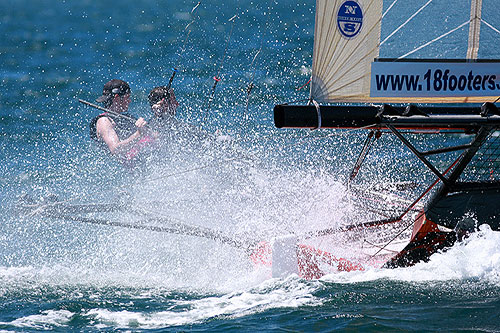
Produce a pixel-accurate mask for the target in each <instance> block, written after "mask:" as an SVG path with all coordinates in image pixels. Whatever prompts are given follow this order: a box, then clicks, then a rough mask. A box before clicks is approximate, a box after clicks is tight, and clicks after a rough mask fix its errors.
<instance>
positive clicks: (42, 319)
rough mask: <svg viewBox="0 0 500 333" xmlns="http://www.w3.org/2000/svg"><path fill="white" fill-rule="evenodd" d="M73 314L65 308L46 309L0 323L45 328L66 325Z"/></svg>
mask: <svg viewBox="0 0 500 333" xmlns="http://www.w3.org/2000/svg"><path fill="white" fill-rule="evenodd" d="M73 315H74V313H73V312H70V311H67V310H46V311H42V313H41V314H38V315H29V316H26V317H21V318H18V319H15V320H13V321H11V322H0V325H12V326H15V327H20V328H33V329H43V330H47V329H51V328H54V327H64V326H67V323H69V321H71V319H72V317H73Z"/></svg>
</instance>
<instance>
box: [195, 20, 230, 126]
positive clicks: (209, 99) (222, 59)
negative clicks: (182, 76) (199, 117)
mask: <svg viewBox="0 0 500 333" xmlns="http://www.w3.org/2000/svg"><path fill="white" fill-rule="evenodd" d="M237 17H238V14H236V15H234V16H233V17H231V18H230V19H229V20H228V22H231V29H230V31H229V35H228V37H227V40H226V47H225V49H224V53H223V55H222V58H221V60H220V63H219V66H218V69H217V74H216V75H215V76H214V77H213V79H214V85H213V86H212V91H211V93H210V96H209V98H208V105H207V108H206V110H205V113H204V115H203V123H204V122H205V119H206V116H207V113H208V111H210V107H211V104H212V101H213V99H214V96H215V88H216V87H217V83H219V81H220V80H221V73H222V68H223V66H224V60H225V59H226V54H227V50H228V48H229V42H230V41H231V36H232V34H233V29H234V23H235V21H236V18H237Z"/></svg>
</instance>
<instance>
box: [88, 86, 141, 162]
mask: <svg viewBox="0 0 500 333" xmlns="http://www.w3.org/2000/svg"><path fill="white" fill-rule="evenodd" d="M96 101H97V102H99V103H103V105H104V107H105V108H107V109H109V110H110V111H112V112H113V113H111V112H104V113H102V114H100V115H99V116H97V117H95V118H94V119H92V121H91V122H90V137H91V138H92V139H93V140H95V141H96V142H97V143H98V144H100V145H101V146H102V147H103V148H106V149H109V151H110V152H111V154H113V155H116V156H118V157H120V158H125V159H129V158H130V156H126V155H127V154H128V150H129V149H130V148H131V147H132V146H133V145H134V144H135V143H136V142H137V141H140V139H141V137H142V136H143V134H144V132H145V129H146V127H145V126H146V121H145V120H144V119H143V118H139V119H135V118H134V117H132V116H130V115H129V114H127V111H128V106H129V104H130V86H129V85H128V84H127V82H125V81H122V80H118V79H113V80H111V81H109V82H107V83H106V84H105V85H104V88H103V91H102V96H101V97H99V98H98V99H97V100H96Z"/></svg>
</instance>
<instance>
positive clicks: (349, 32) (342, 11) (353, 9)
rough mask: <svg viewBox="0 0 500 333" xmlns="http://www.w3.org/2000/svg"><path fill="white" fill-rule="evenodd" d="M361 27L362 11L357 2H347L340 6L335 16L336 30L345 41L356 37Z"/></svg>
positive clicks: (351, 0) (350, 0)
mask: <svg viewBox="0 0 500 333" xmlns="http://www.w3.org/2000/svg"><path fill="white" fill-rule="evenodd" d="M362 26H363V11H362V10H361V6H360V5H359V3H358V2H357V1H354V0H348V1H345V2H344V3H343V4H342V5H340V8H339V11H338V14H337V28H338V29H339V31H340V33H341V34H342V36H344V37H345V38H347V39H350V38H354V37H356V35H357V34H359V32H360V31H361V27H362Z"/></svg>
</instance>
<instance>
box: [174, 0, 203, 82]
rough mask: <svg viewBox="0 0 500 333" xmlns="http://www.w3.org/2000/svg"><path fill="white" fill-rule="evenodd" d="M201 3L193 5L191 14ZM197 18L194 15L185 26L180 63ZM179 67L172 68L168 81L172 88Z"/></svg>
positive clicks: (179, 56)
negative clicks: (191, 27)
mask: <svg viewBox="0 0 500 333" xmlns="http://www.w3.org/2000/svg"><path fill="white" fill-rule="evenodd" d="M200 4H201V1H198V3H197V4H196V5H195V6H194V7H193V9H191V16H193V14H194V12H195V11H196V9H198V7H199V6H200ZM196 18H197V16H196V15H195V16H193V20H192V21H191V22H190V23H189V24H188V25H186V27H185V28H184V32H186V31H187V33H186V38H185V39H184V43H183V44H182V47H181V51H180V53H179V55H178V59H177V63H178V64H180V63H181V60H182V56H183V54H184V51H186V45H187V41H188V39H189V35H190V34H191V31H192V30H191V29H189V27H190V26H191V25H193V24H194V23H195V21H196ZM188 29H189V30H188ZM177 67H179V66H177ZM177 67H173V68H172V75H171V76H170V80H169V81H168V85H167V88H170V87H171V86H172V81H173V80H174V77H175V74H177V70H178V69H177Z"/></svg>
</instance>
